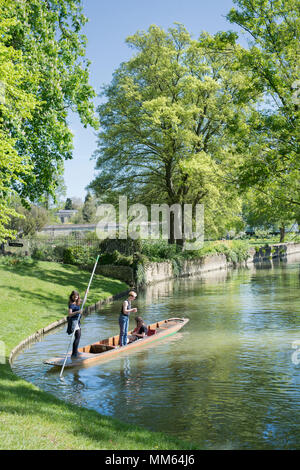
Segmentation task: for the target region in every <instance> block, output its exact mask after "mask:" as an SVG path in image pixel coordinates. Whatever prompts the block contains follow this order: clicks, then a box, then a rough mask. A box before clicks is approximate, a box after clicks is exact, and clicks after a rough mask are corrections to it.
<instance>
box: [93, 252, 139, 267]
mask: <svg viewBox="0 0 300 470" xmlns="http://www.w3.org/2000/svg"><path fill="white" fill-rule="evenodd" d="M99 264H113V265H115V266H132V264H133V256H126V255H123V254H121V253H119V251H118V250H114V251H113V252H112V253H103V254H101V256H100V258H99Z"/></svg>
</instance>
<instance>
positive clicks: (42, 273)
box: [3, 261, 126, 307]
mask: <svg viewBox="0 0 300 470" xmlns="http://www.w3.org/2000/svg"><path fill="white" fill-rule="evenodd" d="M5 270H6V271H9V272H11V273H13V274H16V275H18V276H24V277H27V278H32V279H33V281H32V283H31V285H34V279H38V280H39V281H45V282H47V283H50V284H56V285H59V286H61V287H63V286H65V287H66V288H68V291H66V295H65V296H64V295H58V294H54V293H53V290H52V289H49V290H48V291H47V290H46V289H45V290H44V291H43V292H39V293H38V292H36V291H34V290H30V291H27V290H26V285H24V289H22V288H20V287H17V286H12V285H5V286H3V287H4V288H5V289H7V290H11V291H12V292H13V294H12V295H16V294H17V295H19V296H20V298H22V299H24V300H31V301H35V300H37V301H39V302H42V303H43V304H45V303H46V304H48V305H53V304H57V305H59V304H61V305H62V307H64V306H66V305H67V302H68V296H69V294H70V292H71V291H70V292H69V290H70V289H72V288H70V286H73V289H76V290H78V291H79V293H80V295H81V297H82V298H83V296H84V293H85V290H86V288H87V285H88V282H89V279H90V275H91V274H90V273H89V272H86V271H83V270H80V269H79V268H78V267H76V266H72V265H62V268H61V269H57V268H55V264H54V263H53V264H52V265H50V264H48V265H47V263H45V264H44V265H42V266H41V265H40V262H35V261H33V262H32V263H30V264H22V263H21V264H20V265H16V266H10V265H8V266H5ZM29 282H30V281H29ZM124 286H126V284H125V283H121V282H119V281H116V280H115V279H108V278H103V277H102V276H100V275H95V277H94V279H93V285H92V286H91V293H90V295H89V301H88V302H87V305H88V304H89V303H91V299H92V300H93V301H94V302H97V301H98V300H100V299H101V298H103V297H106V296H107V295H114V294H117V293H119V292H120V291H121V290H124ZM125 289H126V288H125ZM99 290H100V291H101V292H99V294H100V298H96V299H95V294H96V292H97V291H99ZM101 293H103V294H104V295H101Z"/></svg>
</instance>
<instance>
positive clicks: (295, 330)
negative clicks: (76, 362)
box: [13, 255, 300, 449]
mask: <svg viewBox="0 0 300 470" xmlns="http://www.w3.org/2000/svg"><path fill="white" fill-rule="evenodd" d="M299 285H300V255H298V256H296V255H294V257H293V258H289V261H288V262H286V261H281V262H277V263H275V264H274V265H271V263H269V265H268V264H265V265H264V266H259V267H258V266H257V267H249V268H243V269H237V270H230V271H213V272H210V273H207V274H206V275H203V276H202V277H201V278H195V277H193V278H186V279H179V280H174V281H168V282H162V283H159V284H156V285H154V286H152V287H148V288H147V289H146V290H145V291H143V292H139V296H138V300H137V301H136V306H137V307H138V311H139V314H140V315H142V316H143V317H144V319H145V321H146V322H147V323H150V322H153V321H156V320H157V321H158V320H162V319H165V318H169V317H174V316H180V317H181V316H182V317H188V318H189V319H190V321H189V323H188V324H187V325H186V326H185V327H184V328H183V329H182V330H181V331H180V332H178V333H177V334H176V335H174V336H171V337H170V338H166V339H164V340H162V341H160V342H155V343H154V344H153V345H152V346H150V345H149V346H147V347H145V348H144V349H141V350H140V351H138V350H137V351H134V352H131V353H123V354H122V355H120V356H119V357H118V358H117V359H114V360H112V361H109V362H107V363H104V364H99V365H95V366H93V367H88V368H83V369H77V370H71V369H68V370H67V369H65V372H64V379H65V380H64V381H60V379H59V371H57V369H56V370H55V369H52V368H51V366H47V365H45V364H43V362H42V361H43V360H44V359H45V358H49V357H52V356H55V355H57V354H62V353H65V351H66V348H67V345H68V343H69V337H68V336H67V335H66V327H65V326H64V327H63V328H61V329H60V330H56V331H55V332H54V333H52V334H49V335H47V336H46V337H45V338H44V339H43V340H42V341H40V342H38V343H35V344H33V345H32V346H31V347H29V348H27V349H26V350H24V351H22V353H21V354H20V355H19V356H18V357H17V358H16V360H15V362H14V365H13V369H14V371H15V372H16V373H17V374H18V375H19V376H21V377H23V378H25V379H26V380H28V381H30V382H32V383H34V384H35V385H37V386H38V387H40V388H41V389H43V390H46V391H48V392H50V393H53V394H54V395H55V396H57V397H59V398H61V399H64V400H67V401H70V402H72V403H76V404H78V405H81V406H84V407H87V408H93V409H95V410H97V411H98V412H99V413H101V414H104V415H109V416H114V417H116V418H118V419H120V420H123V421H126V422H129V423H135V424H139V425H142V426H145V427H147V428H149V429H151V430H155V431H164V432H166V433H168V434H172V435H175V436H177V437H179V438H182V439H184V440H190V441H193V442H195V443H198V445H199V446H200V447H201V448H203V449H297V448H298V449H299V448H300V430H299V418H300V302H299ZM66 294H68V293H66ZM120 304H121V301H119V302H115V303H112V304H108V305H106V306H105V307H103V308H102V309H101V310H100V311H99V312H97V313H93V314H92V315H90V316H88V317H86V318H85V319H84V320H83V322H82V336H81V345H82V346H83V345H84V344H89V343H91V342H94V341H98V340H99V339H100V338H106V337H108V336H111V335H113V334H118V316H119V310H120ZM62 314H64V312H62ZM131 325H132V326H133V325H134V319H133V318H132V319H131ZM297 341H298V343H299V345H298V349H299V354H298V349H297V344H295V342H297Z"/></svg>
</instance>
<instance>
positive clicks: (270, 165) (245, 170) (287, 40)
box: [228, 0, 300, 210]
mask: <svg viewBox="0 0 300 470" xmlns="http://www.w3.org/2000/svg"><path fill="white" fill-rule="evenodd" d="M233 2H234V4H235V5H236V6H237V8H233V9H232V10H231V11H230V13H229V14H228V19H229V21H231V22H232V23H236V24H238V25H239V26H240V27H241V28H242V29H243V30H244V31H245V32H246V33H247V35H248V38H249V49H248V50H244V52H243V55H242V57H241V66H242V67H243V68H244V69H245V70H248V71H249V72H250V73H252V75H253V77H255V78H256V80H258V81H259V83H260V85H261V87H262V89H263V92H264V102H263V105H262V106H260V107H259V108H257V109H256V112H255V113H253V115H252V116H251V124H250V125H251V128H252V132H251V134H249V136H248V137H247V138H245V139H243V140H242V141H241V142H240V143H239V147H240V149H241V150H242V151H243V152H244V156H245V158H244V159H243V160H242V161H240V162H237V163H238V165H237V166H238V175H239V177H238V182H239V184H240V186H241V188H242V189H245V188H248V187H249V186H250V187H253V188H255V189H256V190H258V191H259V192H261V194H262V195H263V194H265V195H266V197H269V196H270V194H273V205H276V204H280V205H282V204H283V203H286V204H287V210H289V207H290V205H291V204H292V205H295V206H299V205H300V159H299V150H300V149H299V109H300V107H299V104H300V94H299V90H300V81H299V78H300V77H299V71H300V62H299V60H300V46H299V44H300V15H299V13H300V7H299V2H298V1H297V0H233ZM269 185H272V186H273V187H274V185H275V186H276V185H278V186H280V188H281V190H280V191H271V193H270V191H269V188H268V186H269ZM283 187H285V191H282V188H283Z"/></svg>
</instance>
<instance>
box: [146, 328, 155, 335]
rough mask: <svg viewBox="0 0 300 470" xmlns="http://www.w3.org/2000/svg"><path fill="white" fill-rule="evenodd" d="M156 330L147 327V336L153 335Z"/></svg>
mask: <svg viewBox="0 0 300 470" xmlns="http://www.w3.org/2000/svg"><path fill="white" fill-rule="evenodd" d="M155 332H156V330H151V328H148V332H147V336H151V335H154V334H155Z"/></svg>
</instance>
